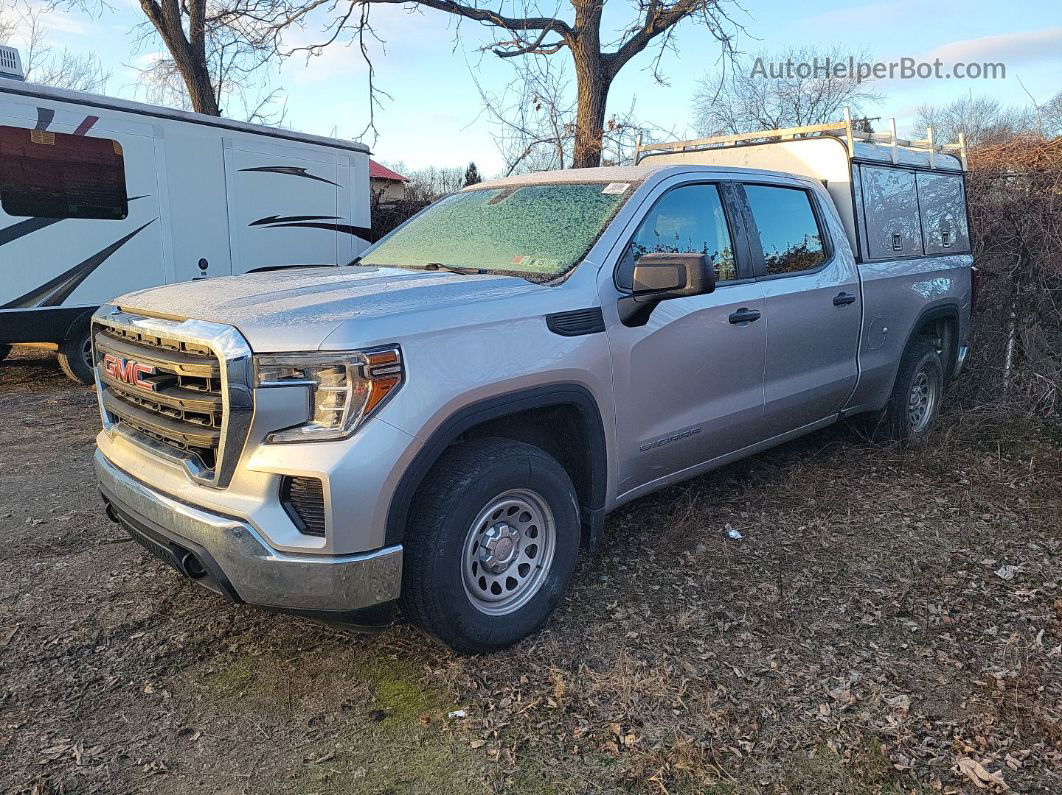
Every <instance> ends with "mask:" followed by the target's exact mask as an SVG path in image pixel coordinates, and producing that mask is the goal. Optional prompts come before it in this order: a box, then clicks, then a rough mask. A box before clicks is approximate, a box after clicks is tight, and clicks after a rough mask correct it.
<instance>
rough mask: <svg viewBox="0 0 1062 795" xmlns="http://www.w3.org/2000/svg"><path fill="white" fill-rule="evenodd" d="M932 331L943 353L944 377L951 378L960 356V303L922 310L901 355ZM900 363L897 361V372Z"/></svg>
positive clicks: (949, 303) (905, 341) (908, 335)
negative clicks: (917, 339) (913, 342)
mask: <svg viewBox="0 0 1062 795" xmlns="http://www.w3.org/2000/svg"><path fill="white" fill-rule="evenodd" d="M927 331H930V332H932V334H933V336H934V337H935V338H936V339H937V344H938V351H939V352H940V355H941V363H942V364H943V365H944V377H945V379H946V380H947V379H949V378H950V377H951V374H952V373H953V372H954V371H955V363H956V361H957V360H958V356H959V305H958V304H957V303H954V302H950V301H949V302H947V303H943V304H937V305H936V306H931V307H928V308H926V309H924V310H922V313H921V314H920V315H919V316H918V318H917V319H916V320H915V322H914V324H913V325H912V326H911V330H910V331H909V332H908V334H907V339H906V340H904V344H903V348H902V349H901V351H900V356H901V357H902V356H903V354H904V353H905V352H906V351H907V350H908V349H909V348H910V346H911V342H912V341H913V340H915V339H916V338H918V337H921V336H923V335H925V333H926V332H927ZM898 372H899V363H898V362H897V373H898ZM892 380H893V386H895V383H896V373H894V374H893V379H892Z"/></svg>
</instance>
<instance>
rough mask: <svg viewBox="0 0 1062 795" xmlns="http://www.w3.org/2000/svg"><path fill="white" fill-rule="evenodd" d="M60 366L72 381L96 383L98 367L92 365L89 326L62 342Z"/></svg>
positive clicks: (60, 346)
mask: <svg viewBox="0 0 1062 795" xmlns="http://www.w3.org/2000/svg"><path fill="white" fill-rule="evenodd" d="M59 367H60V369H61V370H62V371H63V373H64V374H65V375H66V377H67V378H69V379H70V380H71V381H77V382H78V383H79V384H92V383H95V381H96V368H95V367H93V365H92V341H91V340H90V339H89V327H88V326H85V328H84V329H82V330H81V331H79V332H78V333H76V334H74V335H73V336H72V337H70V338H69V339H67V340H65V341H64V342H62V343H60V345H59Z"/></svg>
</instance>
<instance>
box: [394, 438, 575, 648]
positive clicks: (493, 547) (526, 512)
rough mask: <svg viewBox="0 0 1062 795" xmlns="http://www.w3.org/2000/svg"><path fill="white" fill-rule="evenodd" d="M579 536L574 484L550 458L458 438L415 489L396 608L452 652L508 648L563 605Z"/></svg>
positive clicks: (515, 446)
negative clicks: (455, 444) (418, 488)
mask: <svg viewBox="0 0 1062 795" xmlns="http://www.w3.org/2000/svg"><path fill="white" fill-rule="evenodd" d="M579 540H580V525H579V509H578V505H577V500H576V494H575V488H574V486H573V485H572V482H571V478H569V477H568V473H567V472H565V470H564V468H563V467H562V466H561V465H560V464H559V463H558V462H557V461H556V460H555V459H553V458H552V457H551V456H549V455H548V454H547V453H546V452H544V451H543V450H541V449H539V448H537V447H534V446H532V445H529V444H525V443H523V442H516V441H512V440H509V439H478V440H475V441H471V442H467V443H463V444H460V445H458V446H456V447H454V448H453V449H451V450H450V451H448V452H447V453H445V454H444V455H443V457H442V458H441V459H440V460H439V463H438V464H436V466H435V468H434V469H433V470H432V472H431V473H430V474H429V476H428V480H427V482H426V483H425V485H424V486H423V487H422V488H421V491H420V492H419V493H418V495H417V499H416V501H415V504H414V509H413V516H412V521H411V522H410V526H409V527H408V528H407V531H406V541H405V545H404V546H405V561H404V563H403V576H402V598H401V605H402V611H403V613H405V615H406V616H407V617H408V618H409V619H410V620H411V621H412V622H413V623H415V624H417V625H418V626H420V627H421V628H422V629H424V630H426V631H427V632H429V633H431V634H432V635H434V636H435V637H437V638H438V639H439V640H441V641H442V642H443V643H445V644H446V645H448V646H450V648H452V649H454V650H455V651H458V652H464V653H473V654H475V653H481V652H489V651H495V650H497V649H503V648H505V647H507V646H511V645H513V644H514V643H517V642H519V641H520V640H522V639H523V638H524V637H526V636H527V635H530V634H531V633H532V632H534V631H535V630H537V629H538V628H539V627H540V626H541V625H542V624H543V622H545V621H546V619H547V618H549V616H550V614H551V613H552V612H553V610H554V609H555V608H556V606H557V605H558V604H559V602H560V600H561V598H562V597H563V596H564V592H565V591H566V590H567V588H568V583H569V581H570V580H571V576H572V572H573V571H574V569H575V563H576V560H577V558H578V555H579Z"/></svg>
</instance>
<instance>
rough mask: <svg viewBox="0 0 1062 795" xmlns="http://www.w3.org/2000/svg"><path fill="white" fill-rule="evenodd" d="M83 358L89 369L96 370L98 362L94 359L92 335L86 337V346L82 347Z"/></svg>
mask: <svg viewBox="0 0 1062 795" xmlns="http://www.w3.org/2000/svg"><path fill="white" fill-rule="evenodd" d="M81 358H82V359H83V360H84V362H85V366H86V367H87V368H88V369H89V370H94V369H95V368H96V363H95V362H94V361H92V337H88V338H86V339H85V343H84V346H83V347H82V348H81Z"/></svg>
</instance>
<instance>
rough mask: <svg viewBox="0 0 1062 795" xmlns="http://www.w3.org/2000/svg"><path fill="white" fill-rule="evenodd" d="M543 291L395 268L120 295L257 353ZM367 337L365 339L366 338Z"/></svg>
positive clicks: (268, 275) (307, 272)
mask: <svg viewBox="0 0 1062 795" xmlns="http://www.w3.org/2000/svg"><path fill="white" fill-rule="evenodd" d="M548 289H549V288H547V287H544V286H542V285H538V284H532V283H530V282H527V281H525V280H523V279H519V278H515V277H512V276H490V275H461V274H456V273H450V272H447V271H409V270H402V269H400V268H371V267H340V268H337V267H323V268H293V269H286V270H279V271H268V272H265V273H249V274H245V275H243V276H225V277H221V278H215V279H203V280H197V281H191V282H183V283H180V284H170V285H166V286H163V287H155V288H152V289H149V290H140V291H138V292H133V293H127V294H126V295H123V296H121V297H119V298H116V299H114V301H112V303H113V304H116V305H118V306H121V307H122V308H123V309H126V310H129V311H133V312H137V311H140V312H145V313H147V314H153V315H161V316H169V317H179V318H194V319H196V320H208V321H212V322H215V323H228V324H230V325H233V326H235V327H236V328H238V329H239V330H240V332H241V333H242V334H243V335H244V336H245V337H246V338H247V340H248V342H250V344H251V347H252V348H253V349H255V350H259V351H294V350H315V349H317V348H318V347H319V346H320V344H321V343H322V342H323V341H324V340H325V339H326V338H327V337H328V336H329V334H331V333H332V331H334V330H335V329H337V328H338V327H339V326H341V325H343V324H345V323H348V322H351V321H369V320H371V319H373V318H381V317H392V316H394V315H398V314H412V313H419V312H427V311H431V310H438V309H441V308H446V307H451V306H454V305H458V304H469V303H473V302H480V301H492V300H497V299H502V298H509V297H512V296H515V295H519V294H522V293H529V292H539V291H542V290H548ZM367 336H368V337H371V334H368V335H367Z"/></svg>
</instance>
